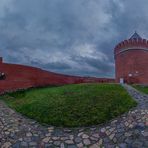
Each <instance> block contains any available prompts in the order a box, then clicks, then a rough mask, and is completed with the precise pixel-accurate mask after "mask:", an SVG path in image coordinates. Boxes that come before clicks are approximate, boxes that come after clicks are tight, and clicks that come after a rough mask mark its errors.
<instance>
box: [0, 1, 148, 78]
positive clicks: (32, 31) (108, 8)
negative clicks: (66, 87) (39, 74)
mask: <svg viewBox="0 0 148 148" xmlns="http://www.w3.org/2000/svg"><path fill="white" fill-rule="evenodd" d="M0 2H1V4H0V53H1V55H2V56H3V57H4V59H5V61H7V62H13V63H22V64H28V65H33V66H38V67H41V68H44V69H47V70H52V71H54V72H60V73H65V74H74V75H85V76H98V77H114V57H113V48H114V46H115V45H116V43H118V42H119V41H121V40H123V39H125V38H128V37H130V35H131V34H132V33H133V32H134V31H135V30H137V31H139V32H140V33H141V35H142V36H144V37H146V36H148V33H147V31H146V30H147V26H148V15H147V14H148V13H147V11H148V9H147V8H148V1H147V0H141V1H139V0H130V1H129V0H125V1H123V0H0Z"/></svg>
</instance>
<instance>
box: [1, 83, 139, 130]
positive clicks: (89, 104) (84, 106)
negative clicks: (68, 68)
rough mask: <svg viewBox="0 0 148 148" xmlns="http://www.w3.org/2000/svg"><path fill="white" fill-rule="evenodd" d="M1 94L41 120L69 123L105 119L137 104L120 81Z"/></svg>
mask: <svg viewBox="0 0 148 148" xmlns="http://www.w3.org/2000/svg"><path fill="white" fill-rule="evenodd" d="M1 98H2V99H3V100H4V101H5V102H6V103H7V104H8V105H9V106H10V107H11V108H13V109H15V110H16V111H18V112H20V113H22V114H24V115H26V116H28V117H30V118H33V119H35V120H37V121H39V122H40V123H47V124H50V125H56V126H66V127H77V126H89V125H96V124H100V123H104V122H106V121H108V120H110V119H112V118H114V117H116V116H118V115H120V114H122V113H124V112H127V111H128V110H129V109H130V108H132V107H134V106H136V104H137V103H136V102H135V101H134V100H133V99H132V98H131V97H130V96H129V95H128V94H127V92H126V91H125V90H124V88H123V87H122V86H120V85H117V84H75V85H66V86H62V87H52V88H51V87H49V88H36V89H30V90H26V91H19V92H14V93H10V94H7V95H5V96H2V97H1Z"/></svg>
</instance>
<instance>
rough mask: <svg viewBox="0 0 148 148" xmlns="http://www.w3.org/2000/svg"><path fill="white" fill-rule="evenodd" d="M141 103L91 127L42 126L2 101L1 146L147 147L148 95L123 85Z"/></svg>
mask: <svg viewBox="0 0 148 148" xmlns="http://www.w3.org/2000/svg"><path fill="white" fill-rule="evenodd" d="M124 87H125V88H126V89H127V90H128V92H129V93H130V94H131V96H132V97H134V98H135V99H136V100H137V101H138V103H139V105H138V106H137V107H136V108H134V109H133V110H131V111H129V112H128V113H126V114H124V115H122V116H121V117H118V118H116V119H114V120H112V121H110V122H109V123H107V124H104V125H98V126H94V127H88V128H86V127H85V128H74V129H69V128H56V127H53V126H42V125H40V124H38V123H37V122H35V121H34V120H31V119H27V118H25V117H23V116H21V115H20V114H18V113H16V112H14V111H13V110H12V109H10V108H8V107H7V106H6V104H5V103H4V102H3V101H0V147H1V148H8V147H13V148H20V147H21V148H23V147H24V148H26V147H29V148H30V147H34V148H38V147H39V148H44V147H45V148H52V147H53V148H55V147H60V148H77V147H78V148H84V147H90V148H99V147H105V148H114V147H115V148H118V147H119V148H126V147H128V148H146V147H148V95H145V94H142V93H140V92H138V91H137V90H135V89H134V88H132V87H130V86H128V85H124Z"/></svg>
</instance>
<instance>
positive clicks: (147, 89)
mask: <svg viewBox="0 0 148 148" xmlns="http://www.w3.org/2000/svg"><path fill="white" fill-rule="evenodd" d="M134 87H135V88H136V89H137V90H139V91H141V92H143V93H145V94H148V86H142V85H134Z"/></svg>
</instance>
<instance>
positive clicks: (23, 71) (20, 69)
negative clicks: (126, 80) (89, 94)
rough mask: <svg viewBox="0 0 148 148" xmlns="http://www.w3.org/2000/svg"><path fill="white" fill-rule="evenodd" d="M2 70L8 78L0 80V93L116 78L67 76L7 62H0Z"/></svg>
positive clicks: (105, 80) (108, 80)
mask: <svg viewBox="0 0 148 148" xmlns="http://www.w3.org/2000/svg"><path fill="white" fill-rule="evenodd" d="M0 72H4V73H5V74H6V79H5V80H0V93H3V92H5V91H13V90H17V89H25V88H30V87H38V86H47V85H64V84H74V83H94V82H100V83H108V82H111V83H112V82H114V79H105V78H88V77H75V76H67V75H61V74H56V73H52V72H48V71H45V70H42V69H39V68H34V67H30V66H23V65H17V64H6V63H0Z"/></svg>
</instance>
